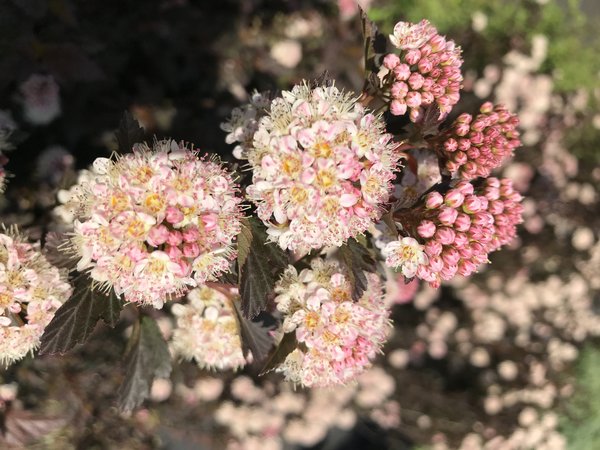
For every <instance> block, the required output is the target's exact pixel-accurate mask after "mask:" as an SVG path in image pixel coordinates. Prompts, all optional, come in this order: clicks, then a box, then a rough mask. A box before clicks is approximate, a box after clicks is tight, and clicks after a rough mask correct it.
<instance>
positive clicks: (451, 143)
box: [444, 138, 458, 152]
mask: <svg viewBox="0 0 600 450" xmlns="http://www.w3.org/2000/svg"><path fill="white" fill-rule="evenodd" d="M457 148H458V143H457V142H456V139H454V138H450V139H448V140H446V142H444V149H445V150H446V151H447V152H454V151H456V149H457Z"/></svg>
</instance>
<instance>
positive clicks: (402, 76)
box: [394, 64, 410, 81]
mask: <svg viewBox="0 0 600 450" xmlns="http://www.w3.org/2000/svg"><path fill="white" fill-rule="evenodd" d="M394 76H395V78H396V80H398V81H406V80H408V77H410V67H408V65H406V64H400V65H398V66H396V67H395V68H394Z"/></svg>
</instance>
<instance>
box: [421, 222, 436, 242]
mask: <svg viewBox="0 0 600 450" xmlns="http://www.w3.org/2000/svg"><path fill="white" fill-rule="evenodd" d="M435 231H436V227H435V224H434V223H433V222H432V221H430V220H423V221H422V222H421V223H420V224H419V226H418V227H417V233H419V236H421V237H423V238H425V239H427V238H430V237H432V236H433V235H434V234H435Z"/></svg>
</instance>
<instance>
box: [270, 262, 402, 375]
mask: <svg viewBox="0 0 600 450" xmlns="http://www.w3.org/2000/svg"><path fill="white" fill-rule="evenodd" d="M367 279H368V288H367V291H366V292H365V293H364V294H363V296H362V297H361V298H360V299H359V300H358V301H357V302H354V301H353V300H352V288H353V286H352V285H351V283H350V282H349V279H348V277H347V275H346V274H345V272H344V271H343V270H342V268H341V266H340V265H339V264H338V263H337V262H336V261H325V260H322V259H315V260H313V261H312V263H311V269H304V270H303V271H302V272H301V273H300V274H298V272H297V271H296V269H295V268H294V267H293V266H289V267H288V269H287V270H286V271H285V272H284V274H283V275H282V276H281V278H280V280H279V281H278V282H277V284H276V285H275V292H276V293H277V294H278V295H277V297H276V298H275V302H276V304H277V309H278V310H279V311H280V312H281V313H282V314H283V317H284V322H283V329H284V332H287V333H292V332H293V333H295V334H296V339H297V340H298V342H299V344H301V345H300V346H299V347H298V348H296V349H295V350H293V351H292V352H291V353H290V354H289V355H288V356H287V357H286V359H285V361H284V362H283V363H282V364H281V365H280V366H279V367H278V368H276V371H278V372H282V373H283V374H284V376H285V377H286V379H287V380H289V381H291V382H293V383H295V384H300V385H303V386H306V387H311V386H330V385H334V384H340V383H346V382H348V381H351V380H353V379H354V378H356V376H357V375H358V374H360V373H361V372H363V371H364V370H365V368H366V367H368V365H369V364H370V361H371V360H372V359H373V358H374V357H375V355H376V354H377V353H378V352H379V349H380V348H381V345H382V344H383V342H384V341H385V340H386V338H387V333H388V331H389V329H390V322H389V320H388V315H389V312H388V311H387V309H386V306H385V301H384V296H383V293H382V289H381V281H380V280H379V277H378V276H377V275H375V274H368V275H367Z"/></svg>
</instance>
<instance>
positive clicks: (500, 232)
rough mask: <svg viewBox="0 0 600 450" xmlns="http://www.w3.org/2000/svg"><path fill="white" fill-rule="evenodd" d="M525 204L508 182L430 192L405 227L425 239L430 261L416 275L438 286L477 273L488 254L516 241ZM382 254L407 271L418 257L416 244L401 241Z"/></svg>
mask: <svg viewBox="0 0 600 450" xmlns="http://www.w3.org/2000/svg"><path fill="white" fill-rule="evenodd" d="M521 200H522V197H521V195H520V194H519V193H518V192H516V191H515V190H514V189H513V187H512V181H511V180H509V179H506V178H505V179H502V180H499V179H497V178H488V179H487V180H485V182H484V184H483V186H481V187H480V188H478V189H475V188H474V187H473V185H472V184H471V183H469V182H468V181H459V182H457V183H456V184H455V185H454V187H453V188H452V189H450V190H449V191H448V192H447V193H446V194H445V195H442V194H440V193H439V192H430V193H429V194H427V196H426V197H425V204H424V207H422V208H421V211H419V212H417V213H416V214H417V216H418V217H419V219H418V220H417V221H416V226H414V225H413V226H412V227H411V224H410V223H407V224H406V225H403V227H404V228H405V231H406V232H408V233H409V234H414V235H415V236H418V237H419V238H420V239H421V241H422V242H423V246H422V249H423V251H424V253H425V255H426V257H427V258H426V262H425V263H423V264H420V265H419V266H418V268H417V270H416V276H417V277H418V278H420V279H422V280H425V281H428V282H429V284H430V285H431V286H433V287H439V286H440V283H441V280H450V279H451V278H453V277H454V276H455V275H457V274H458V275H462V276H468V275H470V274H472V273H473V272H475V271H476V269H477V267H478V266H479V265H480V264H482V263H485V262H487V261H488V258H487V256H488V253H490V252H493V251H495V250H497V249H498V248H500V246H502V245H505V244H507V243H509V242H510V241H511V240H512V239H513V238H514V237H515V234H516V225H517V224H518V223H521V222H522V211H523V207H522V205H521V203H520V202H521ZM408 222H410V221H408ZM405 239H406V238H404V239H403V240H400V244H401V243H403V241H404V240H405ZM383 253H384V254H387V255H388V257H387V259H386V263H387V264H390V265H392V266H393V267H396V264H398V263H400V267H401V268H403V270H404V265H406V264H414V262H415V261H417V257H420V256H417V255H419V254H418V247H417V246H415V245H411V246H407V245H405V244H404V245H399V243H398V241H393V242H391V243H389V244H388V245H387V246H386V248H385V249H384V251H383Z"/></svg>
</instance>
